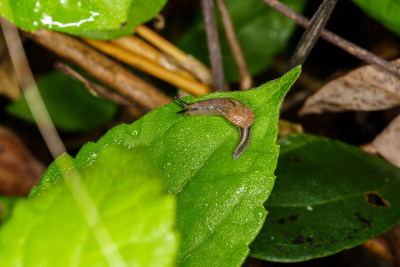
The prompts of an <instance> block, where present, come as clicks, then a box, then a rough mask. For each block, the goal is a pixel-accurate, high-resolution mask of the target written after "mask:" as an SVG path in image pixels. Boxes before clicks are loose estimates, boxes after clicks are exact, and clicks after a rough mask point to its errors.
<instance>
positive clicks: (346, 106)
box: [299, 59, 400, 116]
mask: <svg viewBox="0 0 400 267" xmlns="http://www.w3.org/2000/svg"><path fill="white" fill-rule="evenodd" d="M392 63H393V64H397V65H400V59H396V60H393V61H392ZM397 105H400V78H398V77H396V76H394V75H392V74H390V73H387V72H385V71H383V70H381V69H379V68H376V67H374V66H371V65H369V66H364V67H361V68H358V69H356V70H354V71H352V72H350V73H348V74H346V75H344V76H342V77H339V78H337V79H335V80H333V81H331V82H329V83H327V84H326V85H324V86H323V87H322V88H321V89H319V90H318V91H317V92H316V93H315V94H314V95H312V96H310V97H309V98H308V99H307V100H306V102H305V103H304V105H303V107H302V108H301V110H300V111H299V114H300V115H301V116H303V115H306V114H311V113H316V114H320V113H324V112H343V111H349V110H360V111H373V110H383V109H388V108H391V107H394V106H397Z"/></svg>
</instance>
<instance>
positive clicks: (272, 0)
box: [262, 0, 400, 77]
mask: <svg viewBox="0 0 400 267" xmlns="http://www.w3.org/2000/svg"><path fill="white" fill-rule="evenodd" d="M262 1H263V2H264V3H266V4H267V5H269V6H270V7H272V8H273V9H275V10H277V11H278V12H280V13H282V14H283V15H285V16H286V17H288V18H289V19H291V20H293V21H294V22H296V23H297V24H299V25H300V26H302V27H304V28H306V27H308V26H309V25H310V21H309V20H308V19H307V18H305V17H303V16H301V15H299V14H297V13H296V12H294V11H293V10H291V9H290V8H288V7H287V6H285V5H283V4H282V3H280V2H279V1H276V0H262ZM321 37H322V38H323V39H325V40H326V41H328V42H330V43H332V44H334V45H336V46H337V47H339V48H341V49H343V50H345V51H346V52H348V53H349V54H351V55H353V56H355V57H358V58H359V59H361V60H363V61H365V62H368V63H370V64H373V65H375V66H377V67H379V68H381V69H383V70H385V71H387V72H389V73H392V74H394V75H396V76H397V77H400V67H398V66H396V65H393V64H391V63H390V62H388V61H387V60H384V59H383V58H380V57H378V56H376V55H374V54H372V53H371V52H369V51H367V50H365V49H363V48H361V47H359V46H357V45H355V44H353V43H351V42H349V41H347V40H345V39H343V38H341V37H339V36H337V35H336V34H334V33H332V32H330V31H327V30H322V31H321Z"/></svg>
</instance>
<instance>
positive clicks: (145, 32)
mask: <svg viewBox="0 0 400 267" xmlns="http://www.w3.org/2000/svg"><path fill="white" fill-rule="evenodd" d="M135 33H137V34H138V35H140V37H142V38H143V39H145V40H146V41H147V42H149V43H150V44H152V45H154V46H155V47H157V48H158V49H160V50H161V51H163V52H164V53H165V54H167V55H169V56H171V57H172V58H173V59H174V60H175V61H176V62H177V63H178V64H179V66H180V67H182V68H183V69H185V70H187V71H189V72H190V73H191V74H192V75H193V76H195V77H196V78H197V79H198V80H199V81H201V82H202V83H204V84H205V85H207V86H210V87H213V86H214V82H213V79H212V75H211V71H210V69H209V68H208V67H206V66H205V65H204V64H203V63H201V62H200V61H199V60H197V59H196V58H194V57H192V56H191V55H187V54H186V53H185V52H183V51H182V50H180V49H179V48H178V47H176V46H175V45H173V44H172V43H170V42H169V41H168V40H166V39H164V38H163V37H161V36H160V35H158V34H157V33H156V32H154V31H152V30H150V29H149V28H147V27H146V26H144V25H139V26H136V28H135Z"/></svg>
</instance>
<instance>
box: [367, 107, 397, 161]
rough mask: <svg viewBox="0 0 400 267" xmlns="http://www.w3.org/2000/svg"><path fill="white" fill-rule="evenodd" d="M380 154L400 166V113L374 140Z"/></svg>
mask: <svg viewBox="0 0 400 267" xmlns="http://www.w3.org/2000/svg"><path fill="white" fill-rule="evenodd" d="M372 144H373V145H374V147H375V148H376V149H377V150H378V152H379V154H381V155H382V157H384V158H385V159H387V160H388V161H389V162H391V163H392V164H393V165H395V166H397V167H399V168H400V115H399V116H398V117H397V118H395V119H394V120H393V121H392V122H391V123H390V124H389V125H388V126H387V127H386V128H385V129H384V130H383V131H382V132H381V133H380V134H379V135H378V136H377V137H375V139H374V141H372Z"/></svg>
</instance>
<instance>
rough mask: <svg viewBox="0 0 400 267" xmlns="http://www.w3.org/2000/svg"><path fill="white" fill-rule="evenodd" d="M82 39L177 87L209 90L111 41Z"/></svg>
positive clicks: (195, 92) (198, 91)
mask: <svg viewBox="0 0 400 267" xmlns="http://www.w3.org/2000/svg"><path fill="white" fill-rule="evenodd" d="M84 40H85V42H87V43H89V44H90V45H91V46H93V47H95V48H97V49H99V50H100V51H102V52H103V53H106V54H108V55H110V56H112V57H114V58H116V59H118V60H120V61H122V62H124V63H126V64H129V65H131V66H133V67H135V68H138V69H140V70H142V71H144V72H146V73H149V74H151V75H153V76H155V77H157V78H160V79H162V80H164V81H166V82H169V83H170V84H173V85H175V86H177V87H179V88H182V89H185V90H186V91H188V92H189V93H191V94H193V95H195V96H199V95H204V94H208V93H210V92H211V89H210V88H208V87H207V86H205V85H204V84H202V83H199V82H198V81H196V80H194V79H191V78H187V77H184V76H182V75H179V74H178V73H176V72H174V71H170V70H168V69H165V68H163V67H161V66H160V65H158V64H155V63H153V62H152V61H150V60H148V59H146V58H144V57H141V56H138V55H135V54H133V53H129V52H128V51H126V50H125V49H122V48H120V47H118V46H115V45H112V44H111V43H108V42H103V41H98V40H92V39H84Z"/></svg>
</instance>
